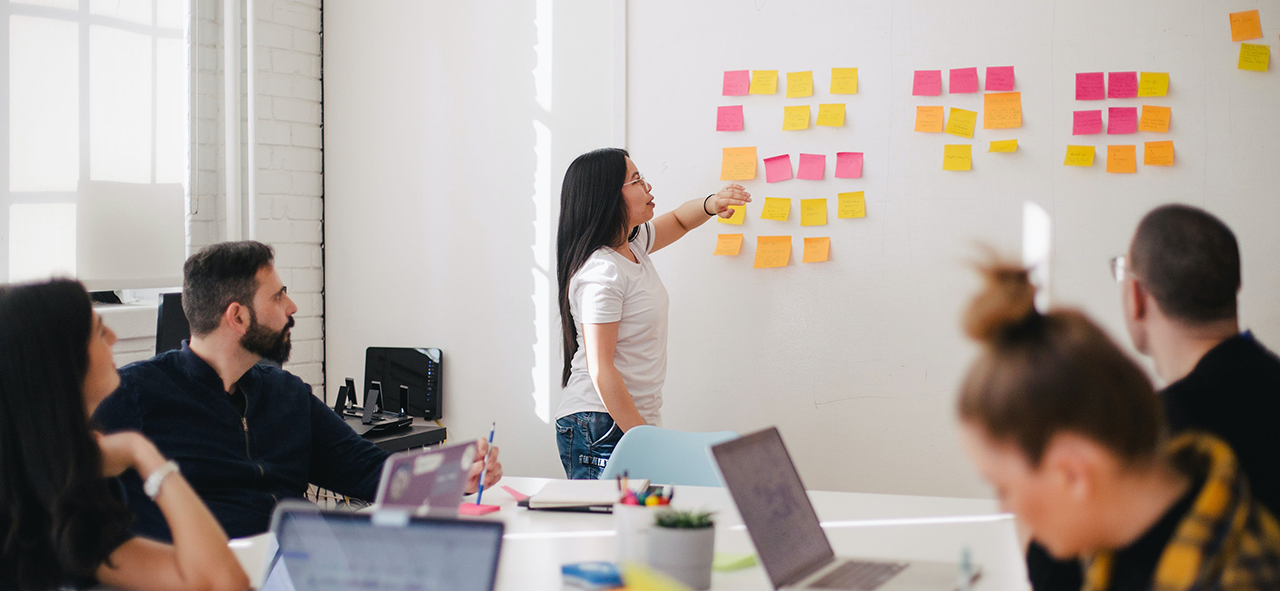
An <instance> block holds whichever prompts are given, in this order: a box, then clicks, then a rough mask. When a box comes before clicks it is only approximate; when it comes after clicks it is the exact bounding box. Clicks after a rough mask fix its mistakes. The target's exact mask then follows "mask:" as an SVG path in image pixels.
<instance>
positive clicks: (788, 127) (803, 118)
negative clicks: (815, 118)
mask: <svg viewBox="0 0 1280 591" xmlns="http://www.w3.org/2000/svg"><path fill="white" fill-rule="evenodd" d="M783 109H784V113H783V115H782V131H795V130H797V129H809V105H798V106H795V107H783Z"/></svg>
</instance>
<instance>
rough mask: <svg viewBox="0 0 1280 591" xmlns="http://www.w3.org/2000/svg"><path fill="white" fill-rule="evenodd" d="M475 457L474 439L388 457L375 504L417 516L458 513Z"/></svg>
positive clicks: (440, 515)
mask: <svg viewBox="0 0 1280 591" xmlns="http://www.w3.org/2000/svg"><path fill="white" fill-rule="evenodd" d="M475 457H476V444H475V442H467V443H459V444H457V445H450V446H448V447H439V448H435V449H418V450H410V451H403V452H400V453H398V454H395V455H392V456H391V457H389V458H387V461H386V463H385V464H383V465H382V480H381V481H380V482H379V483H378V496H377V498H376V500H375V501H374V504H375V505H377V506H379V507H397V508H402V509H408V510H409V511H411V512H412V513H413V514H414V515H417V516H431V517H457V516H458V504H459V503H461V502H462V494H463V489H464V488H465V487H466V484H467V471H468V470H470V469H471V464H472V462H473V461H474V460H475Z"/></svg>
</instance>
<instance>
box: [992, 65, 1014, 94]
mask: <svg viewBox="0 0 1280 591" xmlns="http://www.w3.org/2000/svg"><path fill="white" fill-rule="evenodd" d="M986 90H995V91H1007V90H1013V66H990V67H988V68H987V86H986Z"/></svg>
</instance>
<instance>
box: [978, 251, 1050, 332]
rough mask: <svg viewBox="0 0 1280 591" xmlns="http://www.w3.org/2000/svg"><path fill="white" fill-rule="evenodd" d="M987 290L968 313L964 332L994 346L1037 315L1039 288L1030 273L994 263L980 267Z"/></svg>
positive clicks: (1020, 268) (1016, 267)
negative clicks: (1032, 283) (996, 341)
mask: <svg viewBox="0 0 1280 591" xmlns="http://www.w3.org/2000/svg"><path fill="white" fill-rule="evenodd" d="M978 272H979V273H981V274H982V275H983V279H984V280H985V283H986V286H985V287H984V288H983V290H982V291H981V292H980V293H979V294H978V295H977V296H975V297H974V298H973V301H971V302H970V303H969V308H968V309H967V310H965V313H964V331H965V333H966V334H968V335H969V337H970V338H972V339H974V340H976V341H978V342H982V343H991V342H992V341H994V340H996V339H997V338H999V337H1000V336H1001V335H1004V334H1007V333H1008V332H1009V331H1010V330H1011V329H1013V328H1014V327H1017V326H1019V325H1021V324H1022V323H1024V322H1026V321H1027V320H1028V319H1029V318H1031V317H1032V316H1036V315H1039V312H1037V311H1036V305H1035V298H1036V288H1035V287H1034V286H1033V285H1031V280H1030V274H1029V273H1028V271H1027V269H1024V268H1022V267H1019V266H1017V265H1012V264H1009V263H1002V262H999V261H992V262H989V263H985V264H981V265H979V266H978Z"/></svg>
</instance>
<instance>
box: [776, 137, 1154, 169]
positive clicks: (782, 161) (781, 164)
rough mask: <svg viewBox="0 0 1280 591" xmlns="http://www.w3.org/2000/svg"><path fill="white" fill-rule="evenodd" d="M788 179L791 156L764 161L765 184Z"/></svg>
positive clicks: (784, 155)
mask: <svg viewBox="0 0 1280 591" xmlns="http://www.w3.org/2000/svg"><path fill="white" fill-rule="evenodd" d="M1135 125H1136V123H1135ZM789 178H791V154H783V155H781V156H774V157H773V158H765V159H764V180H765V182H766V183H776V182H778V181H785V180H787V179H789Z"/></svg>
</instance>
